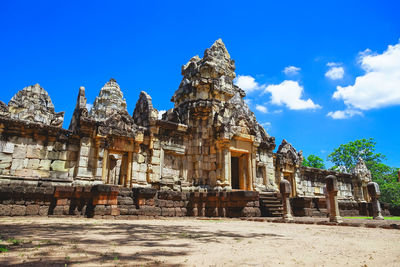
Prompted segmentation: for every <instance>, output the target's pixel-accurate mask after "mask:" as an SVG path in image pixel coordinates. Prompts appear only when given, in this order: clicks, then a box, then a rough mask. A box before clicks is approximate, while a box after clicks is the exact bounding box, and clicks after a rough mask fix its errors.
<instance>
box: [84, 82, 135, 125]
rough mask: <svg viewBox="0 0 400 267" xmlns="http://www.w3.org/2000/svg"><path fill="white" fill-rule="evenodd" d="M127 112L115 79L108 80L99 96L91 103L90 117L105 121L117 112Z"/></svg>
mask: <svg viewBox="0 0 400 267" xmlns="http://www.w3.org/2000/svg"><path fill="white" fill-rule="evenodd" d="M121 111H122V112H128V111H127V109H126V101H125V99H124V95H123V94H122V91H121V88H120V87H119V85H118V83H117V81H116V80H115V79H110V80H109V81H108V82H107V83H106V84H105V85H104V86H103V88H101V90H100V93H99V96H98V97H96V100H95V101H94V103H93V107H92V109H91V110H90V115H91V116H92V117H93V118H94V119H96V120H106V119H108V118H109V117H111V116H112V115H113V114H115V113H118V112H121Z"/></svg>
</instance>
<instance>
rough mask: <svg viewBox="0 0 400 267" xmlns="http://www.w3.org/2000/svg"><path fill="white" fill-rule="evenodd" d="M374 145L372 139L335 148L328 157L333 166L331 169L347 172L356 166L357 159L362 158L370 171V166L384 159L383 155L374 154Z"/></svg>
mask: <svg viewBox="0 0 400 267" xmlns="http://www.w3.org/2000/svg"><path fill="white" fill-rule="evenodd" d="M375 145H376V142H375V140H374V139H373V138H369V139H365V138H364V139H360V140H355V141H351V142H348V143H347V144H343V145H340V146H339V147H338V148H336V149H335V150H334V151H333V152H332V153H331V154H329V155H328V160H329V161H331V162H332V163H333V164H334V166H333V169H335V170H339V171H347V172H349V171H350V170H351V169H353V168H354V166H355V165H356V164H357V162H358V158H362V159H363V160H364V161H365V164H366V165H367V167H368V169H371V167H372V165H374V164H377V163H381V162H382V160H384V159H385V156H384V155H382V154H380V153H375Z"/></svg>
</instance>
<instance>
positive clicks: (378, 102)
mask: <svg viewBox="0 0 400 267" xmlns="http://www.w3.org/2000/svg"><path fill="white" fill-rule="evenodd" d="M359 62H360V65H361V68H362V69H363V70H364V71H365V74H364V75H362V76H358V77H357V78H356V80H355V83H354V85H349V86H346V87H342V86H337V88H336V91H335V93H334V94H333V98H334V99H337V100H343V101H344V103H345V104H346V105H347V106H348V107H349V108H350V109H360V110H369V109H374V108H381V107H386V106H392V105H400V43H398V44H396V45H393V46H392V45H389V46H388V48H387V50H386V51H384V52H383V53H382V54H376V53H375V54H372V53H371V51H370V50H365V51H364V52H362V53H360V58H359Z"/></svg>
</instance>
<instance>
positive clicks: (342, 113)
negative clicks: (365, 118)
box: [327, 109, 362, 120]
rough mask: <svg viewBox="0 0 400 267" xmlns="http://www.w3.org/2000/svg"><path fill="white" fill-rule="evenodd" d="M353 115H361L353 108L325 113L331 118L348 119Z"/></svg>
mask: <svg viewBox="0 0 400 267" xmlns="http://www.w3.org/2000/svg"><path fill="white" fill-rule="evenodd" d="M355 115H362V112H361V111H358V110H355V109H345V110H337V111H331V112H329V113H328V114H327V116H328V117H331V118H332V119H335V120H343V119H348V118H351V117H353V116H355Z"/></svg>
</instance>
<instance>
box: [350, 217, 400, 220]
mask: <svg viewBox="0 0 400 267" xmlns="http://www.w3.org/2000/svg"><path fill="white" fill-rule="evenodd" d="M343 218H345V219H366V220H372V217H343ZM384 218H385V220H393V221H400V216H393V217H384Z"/></svg>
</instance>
